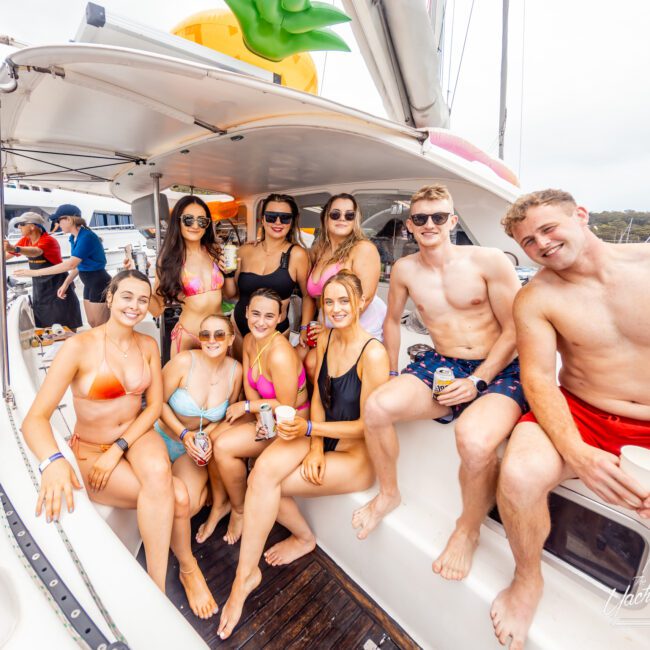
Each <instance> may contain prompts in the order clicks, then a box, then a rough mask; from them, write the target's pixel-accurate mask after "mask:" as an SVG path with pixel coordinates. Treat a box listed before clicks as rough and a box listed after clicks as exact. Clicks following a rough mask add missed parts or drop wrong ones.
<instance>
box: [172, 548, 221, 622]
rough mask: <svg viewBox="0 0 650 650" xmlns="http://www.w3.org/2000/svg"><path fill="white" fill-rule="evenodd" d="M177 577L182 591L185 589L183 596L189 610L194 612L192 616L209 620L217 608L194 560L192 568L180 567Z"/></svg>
mask: <svg viewBox="0 0 650 650" xmlns="http://www.w3.org/2000/svg"><path fill="white" fill-rule="evenodd" d="M178 577H179V578H180V581H181V584H182V585H183V589H185V595H186V596H187V600H188V602H189V604H190V609H191V610H192V611H193V612H194V616H198V617H199V618H210V616H212V615H213V614H216V613H217V612H218V611H219V607H217V603H216V602H215V600H214V598H213V597H212V594H211V593H210V589H209V587H208V585H207V583H206V581H205V578H204V577H203V573H202V572H201V569H199V565H198V564H197V563H196V560H194V568H183V567H181V568H180V570H179V572H178Z"/></svg>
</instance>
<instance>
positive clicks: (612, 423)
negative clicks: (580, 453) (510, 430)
mask: <svg viewBox="0 0 650 650" xmlns="http://www.w3.org/2000/svg"><path fill="white" fill-rule="evenodd" d="M560 390H561V391H562V394H563V395H564V397H565V399H566V401H567V404H568V405H569V411H571V415H572V416H573V421H574V422H575V423H576V426H577V427H578V431H580V435H581V436H582V439H583V440H584V441H585V442H586V443H587V444H588V445H591V446H592V447H598V448H599V449H604V450H605V451H608V452H610V453H611V454H615V455H616V456H619V455H620V453H621V447H623V446H624V445H638V446H639V447H648V448H650V420H635V419H633V418H626V417H623V416H622V415H612V414H611V413H607V412H606V411H601V410H600V409H599V408H596V407H595V406H592V405H591V404H587V402H584V401H583V400H581V399H580V398H579V397H576V396H575V395H574V394H573V393H570V392H569V391H568V390H566V389H565V388H562V386H560ZM519 422H537V419H536V418H535V416H534V415H533V412H532V411H529V412H528V413H526V414H525V415H522V416H521V418H520V419H519Z"/></svg>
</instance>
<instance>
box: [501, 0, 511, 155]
mask: <svg viewBox="0 0 650 650" xmlns="http://www.w3.org/2000/svg"><path fill="white" fill-rule="evenodd" d="M509 5H510V0H503V18H502V25H503V28H502V30H501V101H500V106H499V158H501V160H503V145H504V143H505V137H506V117H507V113H508V112H507V109H506V90H507V85H508V9H509Z"/></svg>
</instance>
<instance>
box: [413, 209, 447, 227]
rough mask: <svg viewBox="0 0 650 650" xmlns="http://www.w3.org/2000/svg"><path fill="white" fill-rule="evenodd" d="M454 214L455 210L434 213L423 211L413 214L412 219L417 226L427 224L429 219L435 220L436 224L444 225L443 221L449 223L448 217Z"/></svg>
mask: <svg viewBox="0 0 650 650" xmlns="http://www.w3.org/2000/svg"><path fill="white" fill-rule="evenodd" d="M452 214H454V213H453V212H435V213H434V214H425V213H423V212H418V213H417V214H412V215H411V221H412V222H413V223H414V224H415V225H416V226H426V225H427V222H428V221H429V219H431V221H433V223H434V224H435V225H436V226H442V224H443V223H447V219H449V217H451V215H452Z"/></svg>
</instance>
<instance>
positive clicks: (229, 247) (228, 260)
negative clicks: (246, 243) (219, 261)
mask: <svg viewBox="0 0 650 650" xmlns="http://www.w3.org/2000/svg"><path fill="white" fill-rule="evenodd" d="M223 258H224V264H225V265H226V268H225V270H226V271H227V272H228V273H230V272H231V271H236V270H237V246H235V245H234V244H226V245H225V246H224V247H223Z"/></svg>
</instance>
